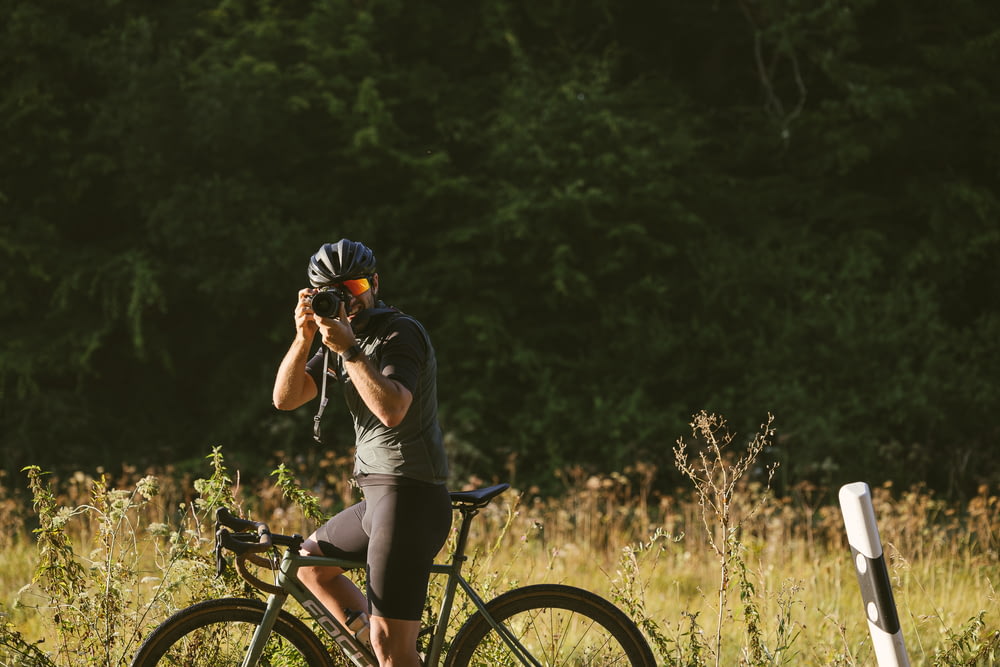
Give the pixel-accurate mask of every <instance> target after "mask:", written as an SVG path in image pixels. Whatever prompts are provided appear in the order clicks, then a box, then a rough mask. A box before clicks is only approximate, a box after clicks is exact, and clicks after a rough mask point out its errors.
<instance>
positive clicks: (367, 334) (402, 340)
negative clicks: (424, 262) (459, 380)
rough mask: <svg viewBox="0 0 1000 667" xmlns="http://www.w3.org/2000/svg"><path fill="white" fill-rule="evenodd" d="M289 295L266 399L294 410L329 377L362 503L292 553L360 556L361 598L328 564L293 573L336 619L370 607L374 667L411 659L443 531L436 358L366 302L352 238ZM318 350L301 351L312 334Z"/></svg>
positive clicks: (447, 511)
mask: <svg viewBox="0 0 1000 667" xmlns="http://www.w3.org/2000/svg"><path fill="white" fill-rule="evenodd" d="M308 275H309V281H310V283H311V285H312V287H311V288H307V289H303V290H301V291H300V292H299V301H298V305H297V307H296V309H295V330H296V335H295V339H294V340H293V342H292V344H291V346H290V347H289V349H288V352H287V353H286V354H285V357H284V359H283V360H282V362H281V365H280V367H279V369H278V373H277V377H276V378H275V383H274V394H273V398H274V405H275V407H277V408H278V409H281V410H294V409H295V408H298V407H299V406H301V405H303V404H305V403H307V402H309V401H311V400H312V399H314V398H316V397H317V396H321V402H320V407H319V413H318V414H317V416H316V437H317V439H319V423H320V422H319V420H320V417H321V415H322V411H323V408H324V407H325V405H326V386H327V382H328V381H332V382H339V383H340V384H341V385H342V386H343V390H344V396H345V398H346V400H347V405H348V408H349V409H350V412H351V415H352V417H353V420H354V427H355V446H356V452H355V467H354V474H355V478H356V479H357V481H358V485H359V486H360V488H361V490H362V493H363V494H364V500H363V501H362V502H360V503H358V504H356V505H354V506H352V507H349V508H347V509H345V510H344V511H342V512H340V513H339V514H337V515H336V516H334V517H333V518H332V519H330V520H329V521H328V522H327V523H325V524H324V525H323V526H321V527H320V528H319V529H318V530H316V532H315V533H313V534H312V535H311V536H310V537H309V539H307V540H306V541H305V543H304V544H303V551H304V552H307V553H310V554H315V555H320V554H322V555H326V556H331V557H341V558H352V559H357V560H364V561H365V562H366V563H367V565H368V568H367V569H368V572H367V587H368V591H367V593H368V596H367V600H366V599H365V596H364V595H363V594H362V593H361V591H359V590H358V588H357V587H356V586H355V585H354V583H353V582H352V581H351V580H350V579H348V578H347V577H345V576H343V571H342V570H340V569H339V568H305V569H303V571H302V572H301V574H300V578H301V579H302V580H303V581H304V582H306V584H307V586H308V587H309V589H310V590H311V591H312V592H313V593H314V594H315V595H316V596H317V597H318V598H320V600H321V601H322V602H323V603H324V605H325V606H326V607H327V608H328V609H330V610H331V611H333V612H334V613H335V614H337V615H338V617H339V618H340V620H341V621H342V622H344V623H345V624H346V623H347V622H348V619H347V616H348V612H347V611H346V610H363V609H367V610H368V611H369V613H370V622H371V632H370V638H371V643H372V648H373V650H374V652H375V655H376V657H377V658H378V660H379V664H380V665H382V667H389V666H393V667H398V666H401V665H406V666H407V667H409V666H410V665H419V664H420V657H419V655H418V654H417V650H416V641H417V634H418V632H419V627H420V617H421V614H422V612H423V604H424V598H425V596H426V592H427V580H428V577H429V574H430V566H431V563H432V562H433V559H434V556H435V555H437V552H438V551H439V550H440V549H441V547H442V546H443V545H444V542H445V540H446V539H447V536H448V531H449V529H450V526H451V501H450V499H449V496H448V491H447V488H446V487H445V480H446V477H447V467H448V464H447V457H446V455H445V451H444V445H443V442H442V434H441V428H440V426H439V424H438V419H437V361H436V357H435V354H434V348H433V346H432V345H431V341H430V338H429V337H428V335H427V332H426V331H425V330H424V328H423V326H422V325H421V324H420V323H419V322H417V321H416V320H415V319H413V318H412V317H410V316H408V315H405V314H403V313H401V312H400V311H398V310H396V309H394V308H389V307H387V306H386V305H385V304H384V303H383V302H381V301H379V300H378V291H379V277H378V274H377V273H376V262H375V256H374V254H373V253H372V251H371V250H370V249H369V248H368V247H367V246H365V245H364V244H362V243H358V242H355V241H349V240H347V239H341V240H340V241H338V242H337V243H328V244H325V245H323V246H322V247H321V248H320V249H319V251H317V252H316V254H314V255H313V256H312V258H311V260H310V262H309V269H308ZM317 333H318V334H320V338H321V342H322V345H321V346H320V348H319V350H318V351H317V352H316V353H315V354H313V353H312V346H313V342H314V339H315V338H316V334H317Z"/></svg>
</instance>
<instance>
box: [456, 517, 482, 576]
mask: <svg viewBox="0 0 1000 667" xmlns="http://www.w3.org/2000/svg"><path fill="white" fill-rule="evenodd" d="M458 511H459V512H461V513H462V525H461V526H460V527H459V529H458V539H456V540H455V552H454V553H453V554H452V558H451V562H452V565H454V566H458V565H459V564H460V563H464V562H465V561H466V560H468V557H467V556H466V555H465V545H466V544H467V543H468V541H469V528H470V527H471V526H472V517H474V516H476V515H477V514H479V508H478V507H475V506H464V507H462V506H459V507H458Z"/></svg>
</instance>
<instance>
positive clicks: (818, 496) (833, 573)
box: [0, 455, 1000, 666]
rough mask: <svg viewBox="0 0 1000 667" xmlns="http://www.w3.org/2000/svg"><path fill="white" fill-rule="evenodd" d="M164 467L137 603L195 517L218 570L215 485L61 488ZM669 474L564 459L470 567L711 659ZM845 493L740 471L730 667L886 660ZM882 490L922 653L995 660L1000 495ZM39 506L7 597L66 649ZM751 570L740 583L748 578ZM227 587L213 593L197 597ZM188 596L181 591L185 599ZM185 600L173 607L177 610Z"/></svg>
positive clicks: (22, 537) (485, 516)
mask: <svg viewBox="0 0 1000 667" xmlns="http://www.w3.org/2000/svg"><path fill="white" fill-rule="evenodd" d="M344 463H345V462H344V461H342V460H338V459H336V458H335V457H333V456H332V455H327V456H323V457H322V458H321V460H320V461H318V462H317V461H303V462H299V464H298V466H297V467H296V468H294V469H293V470H292V472H295V473H296V475H297V477H298V481H299V483H300V485H301V486H302V487H303V488H307V489H323V492H322V493H318V494H317V498H318V500H319V503H320V505H321V506H322V507H323V509H324V510H325V511H333V510H334V509H336V508H337V507H338V506H340V505H341V504H342V503H343V502H346V501H350V499H351V498H352V494H353V493H354V492H353V491H352V490H351V489H350V487H349V485H347V484H346V478H344V476H343V473H342V472H341V471H343V470H347V469H348V468H347V466H345V465H344ZM314 471H318V472H314ZM150 474H152V475H154V476H155V478H156V479H157V480H158V485H159V494H158V495H157V496H156V497H155V498H154V500H152V501H149V502H143V503H136V505H135V507H132V508H130V509H129V510H128V512H127V519H126V520H125V523H124V524H123V523H121V522H120V523H119V526H120V528H121V530H123V531H125V532H130V533H131V534H132V535H133V536H134V537H133V538H130V539H134V540H135V541H134V542H128V543H127V544H128V545H133V544H134V545H135V550H136V551H137V553H135V554H128V556H129V558H130V559H131V560H128V562H129V563H136V564H137V565H136V569H137V570H139V571H138V572H136V573H135V577H134V578H135V581H136V582H140V583H138V584H137V585H136V586H135V587H133V588H130V589H129V591H128V592H129V595H131V596H132V598H131V600H132V602H131V603H130V604H133V605H139V604H141V600H142V599H144V596H145V597H146V598H148V597H149V596H151V595H153V592H154V590H156V587H158V586H161V585H162V581H163V580H164V578H165V577H164V573H163V572H162V571H158V568H162V567H164V563H166V562H167V561H165V560H164V553H165V552H164V546H163V545H164V544H165V542H164V540H166V539H167V538H166V537H165V536H166V535H167V534H168V532H169V531H167V530H166V528H171V529H178V528H180V527H181V525H182V524H184V523H185V522H187V524H186V525H188V531H189V533H190V532H191V531H190V526H191V525H195V524H197V525H200V529H199V531H200V533H199V531H194V532H195V533H198V534H189V537H190V538H191V540H192V541H191V542H189V543H188V544H189V545H194V548H195V550H197V549H198V548H200V549H202V550H203V553H204V555H205V559H204V563H203V564H202V565H204V567H202V566H199V567H201V571H200V572H196V573H195V574H192V571H191V570H189V571H188V572H187V573H186V574H185V576H187V577H192V576H203V577H208V576H209V574H210V570H211V568H210V567H208V566H207V563H208V558H207V556H208V553H209V551H210V539H211V537H210V536H211V526H210V525H209V524H208V522H207V521H206V516H205V515H199V512H198V506H197V503H196V502H195V499H196V498H197V497H199V496H202V497H204V496H205V495H206V494H207V493H211V492H213V488H209V487H206V486H205V485H204V484H201V485H200V486H199V484H198V483H197V482H196V481H195V480H192V479H189V478H185V477H183V476H178V475H175V474H172V472H171V471H169V470H165V471H142V472H141V473H140V471H136V470H132V469H126V470H124V471H123V472H122V473H121V474H120V475H119V476H117V477H116V478H115V479H105V480H104V482H101V480H100V477H97V478H95V477H93V476H90V475H87V474H84V473H78V474H76V475H74V476H72V477H71V478H69V479H63V480H54V479H53V480H51V481H50V485H49V486H50V488H51V489H52V490H53V494H54V495H53V501H54V502H55V504H56V505H57V506H58V507H62V508H85V507H93V506H95V498H94V489H95V484H96V486H97V487H100V486H101V484H103V485H104V486H106V487H108V488H111V489H119V490H122V491H123V492H129V493H131V492H132V491H134V490H135V488H136V484H137V483H138V481H139V479H140V478H142V477H145V476H147V475H150ZM658 477H659V471H658V470H656V468H654V467H653V466H650V465H647V464H642V463H637V464H636V465H635V466H633V467H630V468H629V469H627V470H624V471H622V472H620V473H614V474H609V475H591V474H588V473H586V472H584V471H583V470H581V469H571V470H565V471H562V478H563V480H564V481H565V485H566V492H565V493H564V494H562V495H561V496H558V497H545V496H542V495H540V494H538V493H537V492H536V491H534V490H531V489H526V490H517V491H512V492H508V493H507V494H505V496H503V497H501V498H500V499H499V501H498V502H495V503H494V504H493V505H491V506H490V507H489V508H487V510H486V511H484V512H483V513H482V515H481V516H480V517H479V518H477V519H476V521H475V523H474V529H473V535H472V538H471V541H470V544H472V545H474V549H475V554H474V556H473V558H472V559H471V562H470V567H469V568H468V573H469V575H470V578H472V579H474V580H475V582H476V585H477V587H478V588H479V589H480V591H481V592H482V593H483V594H484V596H485V597H490V596H491V595H490V594H491V593H499V592H502V591H504V590H507V589H509V588H511V587H514V586H517V585H520V584H526V583H540V582H559V583H567V584H572V585H575V586H580V587H583V588H588V589H591V590H593V591H595V592H597V593H599V594H601V595H603V596H605V597H608V598H609V599H615V600H616V601H617V602H618V603H619V604H620V605H621V606H623V607H626V608H628V609H629V610H630V612H632V613H633V616H635V615H640V616H642V617H643V618H638V619H637V620H639V621H643V620H645V621H646V624H647V625H646V628H647V632H648V633H649V634H650V635H651V637H652V639H653V640H654V642H653V643H654V644H655V645H656V648H657V650H658V652H659V657H660V659H661V660H662V661H663V662H664V664H671V663H673V664H685V665H687V664H690V665H699V664H710V662H711V660H709V658H708V654H706V653H704V651H705V648H704V647H705V646H708V645H710V643H711V641H710V640H711V639H712V637H711V635H714V632H715V623H714V620H712V619H714V618H715V617H716V615H717V614H719V613H720V610H719V608H718V607H719V596H718V586H719V582H718V573H719V569H718V560H717V558H716V554H715V553H714V552H713V551H712V548H711V545H710V543H709V542H708V539H707V536H706V534H705V533H706V531H705V528H704V525H703V522H702V505H700V504H699V502H698V498H697V496H696V495H695V494H694V493H693V492H692V491H691V490H687V489H678V490H676V491H675V492H673V493H661V492H658V491H656V490H655V489H656V485H657V481H658ZM228 482H229V484H222V485H221V486H220V487H218V488H216V489H215V490H221V492H223V493H226V494H228V497H229V498H230V499H231V500H232V501H233V502H235V503H237V504H239V505H242V508H243V510H244V511H245V512H247V513H249V514H251V515H253V516H254V517H256V518H260V519H263V520H266V521H268V522H269V523H271V525H272V528H273V529H274V530H275V531H277V532H299V533H306V534H307V533H308V532H309V531H310V530H311V529H312V527H313V522H311V521H310V520H307V519H306V518H305V517H304V514H303V510H302V508H301V507H300V506H298V505H296V504H294V503H290V502H289V501H288V500H286V498H285V494H284V493H282V491H281V489H280V488H279V487H278V485H277V484H276V483H275V482H274V480H273V479H264V480H262V481H259V482H255V483H254V484H253V485H252V488H250V487H249V486H248V485H244V484H241V483H240V482H239V481H238V480H228ZM476 483H477V480H472V481H471V482H470V485H475V484H476ZM833 494H834V490H830V489H820V488H816V487H813V486H810V485H808V484H803V485H800V486H798V487H796V488H794V489H791V490H790V492H789V493H788V495H787V496H783V497H774V496H773V495H772V494H771V492H770V491H769V490H768V488H767V486H766V484H764V483H763V482H762V481H757V482H755V481H749V480H741V481H740V483H739V484H738V485H737V487H736V489H735V492H734V493H733V495H732V499H731V507H730V508H729V509H730V511H731V512H732V513H733V514H732V516H733V519H734V521H738V522H739V523H738V525H739V534H738V535H737V540H736V542H735V544H737V545H738V548H739V552H738V556H739V564H741V565H742V567H743V572H744V574H743V582H744V584H745V586H747V587H748V588H745V589H744V590H745V591H748V592H747V595H746V596H745V597H744V598H741V597H740V595H739V591H740V589H739V587H738V586H737V587H736V588H734V589H733V593H732V594H731V596H730V597H731V602H732V603H731V604H729V605H727V608H725V609H723V610H722V614H723V620H724V622H723V624H722V628H723V631H722V650H721V654H720V655H719V656H718V659H719V662H721V664H727V665H736V664H792V665H853V666H861V665H874V664H875V662H874V658H873V655H872V651H871V647H870V642H869V640H868V631H867V626H866V623H865V619H864V616H863V612H862V608H861V606H862V605H861V600H860V595H859V592H858V586H857V581H856V579H855V574H854V570H853V569H852V567H851V561H850V552H849V550H848V548H847V545H846V540H845V537H844V534H843V525H842V522H841V519H840V514H839V509H838V508H837V507H836V506H835V505H833V504H830V502H829V501H828V500H827V499H829V498H832V497H833ZM873 495H874V501H875V507H876V510H877V513H878V520H879V529H880V532H881V534H882V537H883V541H884V542H885V545H886V553H887V555H888V557H889V563H890V574H891V576H892V580H893V585H894V593H895V597H896V602H897V606H898V607H899V611H900V617H901V619H902V620H903V623H904V635H905V638H906V643H907V647H908V649H909V651H910V657H911V660H912V661H913V664H914V665H953V664H983V665H989V664H993V662H992V661H993V660H995V659H996V648H997V645H998V643H997V640H996V638H995V637H993V635H992V634H991V633H992V632H993V631H995V630H996V628H997V627H998V609H1000V605H998V604H997V594H996V590H995V589H996V587H997V583H998V581H1000V561H998V536H1000V504H998V500H997V496H996V494H995V493H994V492H993V491H992V490H990V489H988V488H983V489H980V493H979V495H977V496H976V497H975V498H974V499H973V500H972V501H971V502H970V503H968V504H967V505H966V506H964V507H953V506H949V505H947V504H946V503H943V502H941V501H940V500H938V499H937V498H936V497H935V496H934V494H933V493H931V492H929V491H927V490H926V489H921V488H914V489H906V490H896V489H893V488H892V487H891V486H888V485H887V486H884V487H880V488H876V489H874V490H873ZM755 508H756V511H754V509H755ZM30 515H31V512H30V511H29V508H28V507H26V506H25V503H24V502H23V501H19V502H14V501H12V500H11V499H10V498H6V497H0V520H2V521H3V522H4V523H3V526H2V527H3V530H0V535H2V536H3V537H2V538H0V540H2V541H0V551H2V558H0V605H2V608H0V610H2V611H3V612H4V613H5V614H6V615H7V617H6V619H5V620H6V621H7V622H8V623H10V624H11V625H12V626H13V628H14V629H16V630H18V631H19V632H20V633H21V635H22V636H23V637H24V638H25V639H27V640H30V641H37V640H44V642H45V643H44V644H43V646H49V647H51V646H54V645H55V644H57V643H58V642H59V641H60V640H59V637H58V633H57V630H56V629H55V628H54V627H53V623H52V620H51V619H52V611H53V609H52V608H51V606H52V600H51V596H48V595H47V594H46V593H45V592H44V591H42V590H41V588H40V586H39V585H37V584H36V585H30V582H31V581H32V576H33V572H34V567H35V565H36V564H37V562H38V548H37V546H36V544H35V542H34V540H33V539H32V537H31V535H30V533H29V532H28V528H27V526H28V525H29V523H30V521H31V517H30ZM734 525H735V524H734ZM102 530H104V528H102V519H101V517H100V515H98V514H95V513H94V512H88V511H78V512H76V514H75V516H73V517H72V518H71V519H69V520H68V521H67V523H66V526H65V532H66V534H67V535H68V536H69V538H70V540H71V543H72V549H73V552H74V553H75V556H76V558H78V559H80V561H81V562H83V563H84V564H85V566H86V567H93V566H94V563H101V562H107V560H108V558H109V554H108V553H106V552H105V551H103V550H102V549H101V548H100V540H101V535H102ZM119 548H124V549H125V551H128V550H129V549H131V548H132V547H131V546H127V547H119ZM122 556H123V557H124V552H123V554H122ZM111 557H112V558H116V557H117V556H113V555H111ZM194 569H195V570H197V568H194ZM212 574H214V573H212ZM122 576H123V577H124V576H125V574H123V575H122ZM169 576H173V575H172V574H171V575H169ZM733 581H734V586H736V585H737V584H739V579H738V577H737V576H736V575H735V574H734V578H733ZM212 590H214V589H211V588H210V587H207V588H201V589H196V590H195V593H194V595H195V596H197V595H199V594H209V593H211V591H212ZM432 594H433V591H432ZM183 602H184V600H183V599H182V598H181V597H178V598H177V599H176V600H173V601H172V602H170V603H169V604H175V605H180V604H182V603H183ZM169 604H167V603H164V604H163V605H161V606H159V607H157V608H156V612H157V613H166V611H167V610H168V607H169ZM753 614H755V615H756V616H755V618H756V620H753V619H752V618H751V615H753ZM154 620H155V619H147V620H146V622H147V623H150V622H153V621H154ZM751 621H753V622H751ZM137 631H138V630H137ZM748 633H750V634H751V635H752V634H754V633H756V642H757V645H758V646H760V647H762V648H763V649H765V650H766V654H767V655H769V656H770V658H769V662H767V663H760V662H759V660H760V658H759V656H758V658H756V659H754V660H751V658H750V657H748V653H747V652H748V649H747V647H748V646H750V645H751V643H750V642H749V640H748ZM991 637H993V639H992V640H991ZM991 641H992V642H993V644H992V646H993V649H991V652H988V653H984V655H986V656H987V657H986V658H983V659H981V660H980V661H979V662H978V663H977V662H975V661H974V660H973V658H971V657H969V656H974V655H975V652H976V651H977V650H978V649H979V648H981V647H983V646H986V647H987V648H989V646H990V642H991ZM699 652H701V653H699ZM699 655H700V656H701V657H700V658H699V657H698V656H699ZM963 656H964V657H963ZM990 656H992V657H990ZM962 660H966V661H967V662H962ZM968 661H971V662H968ZM0 664H3V663H2V661H0ZM59 664H61V663H59ZM94 664H98V663H96V662H95V663H94Z"/></svg>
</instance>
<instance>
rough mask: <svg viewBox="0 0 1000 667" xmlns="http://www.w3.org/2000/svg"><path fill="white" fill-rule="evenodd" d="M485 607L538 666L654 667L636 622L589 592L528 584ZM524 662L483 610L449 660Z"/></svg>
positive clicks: (461, 663)
mask: <svg viewBox="0 0 1000 667" xmlns="http://www.w3.org/2000/svg"><path fill="white" fill-rule="evenodd" d="M486 609H487V611H488V612H489V614H490V616H492V617H493V620H495V621H496V622H497V623H502V624H503V625H504V626H505V627H506V628H507V629H508V630H510V632H511V633H512V634H513V636H514V637H515V638H516V639H517V640H518V642H520V644H521V645H522V646H523V647H524V648H525V649H526V650H527V651H528V653H529V654H530V655H531V656H532V658H533V659H534V663H533V664H537V665H545V666H546V667H557V666H561V665H574V666H580V665H590V666H597V665H601V666H608V665H623V666H624V665H631V666H632V667H654V659H653V653H652V651H650V649H649V644H648V643H647V642H646V640H645V638H644V637H643V636H642V633H641V632H640V631H639V628H638V627H636V625H635V623H633V622H632V621H631V620H630V619H629V618H628V617H627V616H626V615H625V614H624V613H622V612H621V610H619V609H618V608H617V607H615V606H614V605H613V604H611V603H610V602H608V601H607V600H605V599H603V598H601V597H599V596H597V595H594V594H593V593H591V592H589V591H585V590H582V589H579V588H573V587H571V586H560V585H557V584H540V585H537V586H525V587H524V588H518V589H515V590H513V591H510V592H509V593H504V594H503V595H501V596H499V597H497V598H496V599H494V600H491V601H490V602H488V603H487V604H486ZM520 664H522V663H521V661H520V659H519V658H518V657H517V656H516V655H515V654H514V653H513V651H512V650H511V649H510V647H509V646H508V645H507V644H506V643H505V642H504V641H503V639H501V637H500V635H499V634H498V633H497V632H496V631H495V630H494V629H493V628H492V627H491V626H490V624H489V622H487V620H486V618H485V617H484V616H483V615H482V613H479V612H477V613H476V614H475V615H473V616H472V617H471V618H470V619H469V620H468V621H466V622H465V624H464V625H463V626H462V627H461V629H460V630H459V631H458V634H456V635H455V639H454V641H453V642H452V644H451V649H450V650H449V651H448V656H447V658H446V659H445V665H446V667H465V666H466V665H490V666H491V667H493V666H498V667H499V666H507V665H520ZM529 664H531V663H529Z"/></svg>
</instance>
